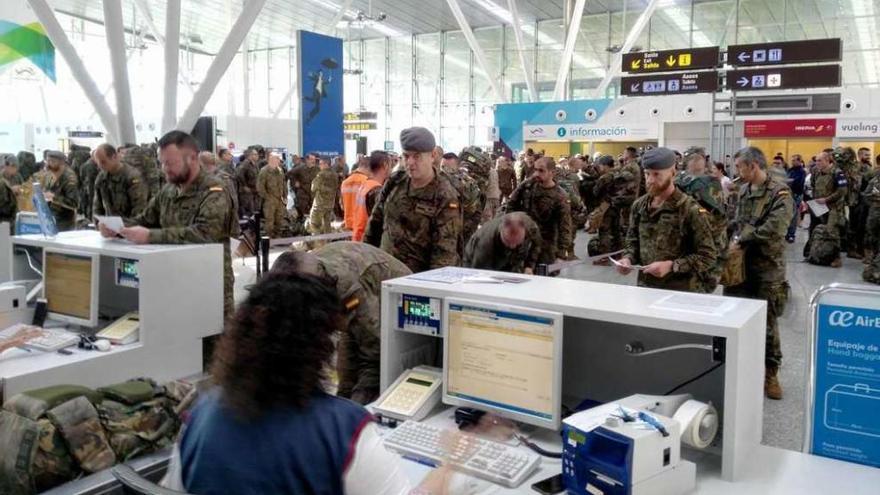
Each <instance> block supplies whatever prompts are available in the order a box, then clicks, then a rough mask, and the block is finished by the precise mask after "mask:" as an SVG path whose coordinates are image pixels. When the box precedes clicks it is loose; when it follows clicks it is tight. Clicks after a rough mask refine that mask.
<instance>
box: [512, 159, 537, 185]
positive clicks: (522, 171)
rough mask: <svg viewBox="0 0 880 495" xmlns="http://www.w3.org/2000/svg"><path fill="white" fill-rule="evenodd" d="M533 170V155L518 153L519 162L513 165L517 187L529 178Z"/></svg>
mask: <svg viewBox="0 0 880 495" xmlns="http://www.w3.org/2000/svg"><path fill="white" fill-rule="evenodd" d="M534 170H535V155H533V154H529V153H526V152H525V151H524V152H522V153H520V154H519V160H517V161H516V165H514V171H515V172H516V183H517V185H519V184H522V183H523V182H525V181H526V179H528V178H529V177H531V176H532V172H533V171H534Z"/></svg>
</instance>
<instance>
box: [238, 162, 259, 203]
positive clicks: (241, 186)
mask: <svg viewBox="0 0 880 495" xmlns="http://www.w3.org/2000/svg"><path fill="white" fill-rule="evenodd" d="M259 173H260V170H259V169H258V168H257V165H256V164H255V163H251V162H250V161H247V160H245V161H243V162H241V163H240V164H238V168H237V169H236V170H235V181H236V183H237V184H236V185H237V186H238V193H239V194H244V195H254V194H257V176H258V175H259Z"/></svg>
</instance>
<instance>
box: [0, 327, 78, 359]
mask: <svg viewBox="0 0 880 495" xmlns="http://www.w3.org/2000/svg"><path fill="white" fill-rule="evenodd" d="M27 326H29V325H24V324H17V325H12V326H11V327H9V328H5V329H3V330H0V340H5V339H10V338H12V337H14V336H15V334H16V333H18V331H19V330H21V329H22V328H25V327H27ZM39 330H40V331H41V332H43V335H42V336H39V337H34V338H32V339H30V340H28V341H27V342H25V343H24V344H22V345H21V347H24V348H26V349H33V350H35V351H44V352H55V351H57V350H58V349H64V348H65V347H70V346H72V345H76V344H77V343H78V342H79V334H76V333H73V332H68V331H67V330H59V329H55V328H40V329H39Z"/></svg>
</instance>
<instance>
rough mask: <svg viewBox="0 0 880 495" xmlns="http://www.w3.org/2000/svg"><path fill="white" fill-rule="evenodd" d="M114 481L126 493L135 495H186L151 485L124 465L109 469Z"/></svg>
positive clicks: (151, 483) (185, 494) (150, 482)
mask: <svg viewBox="0 0 880 495" xmlns="http://www.w3.org/2000/svg"><path fill="white" fill-rule="evenodd" d="M110 472H111V473H112V474H113V477H114V478H116V481H118V482H120V483H122V484H123V485H124V486H125V488H126V493H134V494H137V495H187V493H186V492H178V491H176V490H168V489H167V488H162V487H161V486H159V485H157V484H155V483H153V482H152V481H150V480H148V479H146V478H144V477H142V476H141V475H139V474H138V473H137V471H135V470H134V469H132V468H130V467H129V466H127V465H125V464H117V465H115V466H113V467H112V468H111V469H110Z"/></svg>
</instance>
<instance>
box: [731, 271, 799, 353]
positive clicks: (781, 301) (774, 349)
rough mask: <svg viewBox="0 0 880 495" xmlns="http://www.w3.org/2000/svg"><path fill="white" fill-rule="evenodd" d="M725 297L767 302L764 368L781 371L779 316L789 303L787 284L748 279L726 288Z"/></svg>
mask: <svg viewBox="0 0 880 495" xmlns="http://www.w3.org/2000/svg"><path fill="white" fill-rule="evenodd" d="M724 295H725V296H734V297H744V298H748V299H763V300H765V301H767V326H766V328H767V340H766V341H765V342H764V366H765V367H766V368H768V369H774V370H775V369H779V366H780V365H782V343H781V342H782V341H781V339H780V337H779V322H778V321H777V320H778V319H779V316H780V315H781V314H782V312H783V311H785V305H786V303H787V302H788V283H787V282H759V281H751V280H749V279H748V278H746V281H745V283H743V284H740V285H735V286H733V287H725V288H724Z"/></svg>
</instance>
